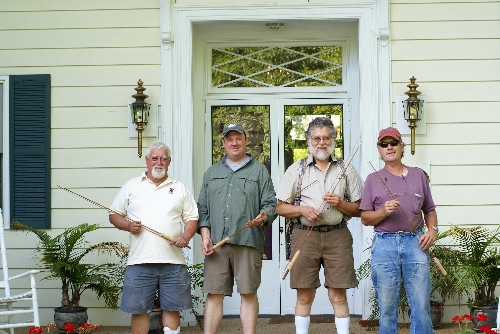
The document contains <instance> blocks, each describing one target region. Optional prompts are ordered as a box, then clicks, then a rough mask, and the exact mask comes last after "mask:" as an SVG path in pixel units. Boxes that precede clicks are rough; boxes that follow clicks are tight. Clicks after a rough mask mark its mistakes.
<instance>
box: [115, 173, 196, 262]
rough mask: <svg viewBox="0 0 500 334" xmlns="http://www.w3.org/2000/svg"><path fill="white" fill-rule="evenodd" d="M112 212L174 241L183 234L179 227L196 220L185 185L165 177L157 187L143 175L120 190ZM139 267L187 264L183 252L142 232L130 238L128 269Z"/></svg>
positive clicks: (156, 236) (192, 203) (165, 241)
mask: <svg viewBox="0 0 500 334" xmlns="http://www.w3.org/2000/svg"><path fill="white" fill-rule="evenodd" d="M111 209H112V210H114V211H118V212H121V213H123V214H125V215H127V216H128V217H129V218H131V219H133V220H136V221H140V222H141V223H142V224H143V225H146V226H147V227H150V228H152V229H154V230H156V231H158V232H160V233H164V234H167V235H169V236H171V237H173V238H175V237H176V236H178V235H180V234H181V233H182V226H181V224H182V223H184V222H186V221H189V220H198V208H197V206H196V201H195V200H194V197H193V195H192V194H191V192H190V191H189V190H188V189H187V188H186V186H184V184H182V183H181V182H179V181H177V180H174V179H172V178H170V177H168V178H167V179H166V180H165V181H164V182H163V183H161V184H160V185H159V186H156V185H155V184H154V183H153V182H151V180H149V179H148V178H147V177H146V172H144V173H143V174H142V175H141V176H140V177H136V178H133V179H131V180H129V181H128V182H127V183H125V184H124V185H123V187H121V189H120V191H119V192H118V194H117V195H116V197H115V199H114V201H113V204H112V205H111ZM140 263H174V264H185V263H186V262H185V259H184V254H183V252H182V249H180V248H178V247H176V246H172V245H170V241H168V240H165V239H164V238H162V237H160V236H158V235H156V234H154V233H151V232H149V231H147V230H145V229H141V231H140V232H139V233H138V234H136V235H133V234H130V252H129V256H128V261H127V265H133V264H140Z"/></svg>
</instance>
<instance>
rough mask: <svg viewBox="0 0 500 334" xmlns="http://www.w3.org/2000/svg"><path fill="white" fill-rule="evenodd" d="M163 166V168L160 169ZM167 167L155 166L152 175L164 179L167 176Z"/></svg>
mask: <svg viewBox="0 0 500 334" xmlns="http://www.w3.org/2000/svg"><path fill="white" fill-rule="evenodd" d="M160 168H161V170H160ZM165 173H166V172H165V168H164V167H153V169H152V170H151V176H152V177H153V178H155V179H158V180H160V179H163V177H164V176H165Z"/></svg>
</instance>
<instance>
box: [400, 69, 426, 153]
mask: <svg viewBox="0 0 500 334" xmlns="http://www.w3.org/2000/svg"><path fill="white" fill-rule="evenodd" d="M415 80H417V79H415V77H413V76H412V77H411V78H410V84H409V85H407V87H408V88H410V90H409V91H407V92H405V94H406V95H408V98H407V99H406V100H405V101H403V109H404V118H405V120H406V121H407V122H408V123H409V124H408V127H409V128H410V130H411V134H410V135H411V154H415V128H416V127H417V122H418V121H420V119H421V118H422V110H423V108H424V101H422V100H420V99H419V98H418V95H420V94H421V93H420V92H419V91H418V90H417V87H418V85H417V84H416V83H415Z"/></svg>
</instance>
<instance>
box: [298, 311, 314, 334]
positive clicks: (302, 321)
mask: <svg viewBox="0 0 500 334" xmlns="http://www.w3.org/2000/svg"><path fill="white" fill-rule="evenodd" d="M310 321H311V317H310V316H307V317H301V316H299V315H296V316H295V334H307V333H309V322H310Z"/></svg>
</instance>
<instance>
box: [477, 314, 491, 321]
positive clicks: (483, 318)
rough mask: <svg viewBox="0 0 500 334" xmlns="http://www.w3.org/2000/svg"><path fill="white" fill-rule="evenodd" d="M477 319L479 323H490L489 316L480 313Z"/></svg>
mask: <svg viewBox="0 0 500 334" xmlns="http://www.w3.org/2000/svg"><path fill="white" fill-rule="evenodd" d="M476 318H477V320H478V321H488V316H487V315H486V314H482V313H478V314H477V316H476Z"/></svg>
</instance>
